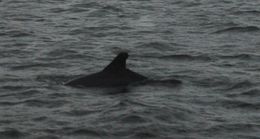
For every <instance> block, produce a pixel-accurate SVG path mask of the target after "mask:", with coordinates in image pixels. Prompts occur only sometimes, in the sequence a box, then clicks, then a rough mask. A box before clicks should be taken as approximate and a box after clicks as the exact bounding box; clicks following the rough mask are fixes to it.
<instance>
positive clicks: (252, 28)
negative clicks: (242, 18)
mask: <svg viewBox="0 0 260 139" xmlns="http://www.w3.org/2000/svg"><path fill="white" fill-rule="evenodd" d="M259 30H260V28H259V27H256V26H247V27H229V28H226V29H222V30H218V31H215V32H213V33H226V32H256V31H259Z"/></svg>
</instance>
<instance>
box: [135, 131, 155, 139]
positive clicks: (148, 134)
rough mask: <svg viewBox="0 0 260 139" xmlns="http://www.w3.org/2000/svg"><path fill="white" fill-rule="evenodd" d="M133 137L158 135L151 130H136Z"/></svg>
mask: <svg viewBox="0 0 260 139" xmlns="http://www.w3.org/2000/svg"><path fill="white" fill-rule="evenodd" d="M133 138H141V139H143V138H158V135H157V134H156V133H154V132H152V131H138V132H136V133H134V135H133Z"/></svg>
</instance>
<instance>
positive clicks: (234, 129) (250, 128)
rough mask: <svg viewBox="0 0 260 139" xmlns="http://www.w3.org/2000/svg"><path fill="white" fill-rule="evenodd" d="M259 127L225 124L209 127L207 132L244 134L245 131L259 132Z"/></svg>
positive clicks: (254, 125) (256, 125)
mask: <svg viewBox="0 0 260 139" xmlns="http://www.w3.org/2000/svg"><path fill="white" fill-rule="evenodd" d="M259 128H260V125H258V124H250V123H227V124H219V125H214V126H211V127H210V128H209V129H207V130H208V131H211V132H212V133H221V132H222V131H228V132H242V131H243V132H245V130H246V131H250V132H252V131H257V130H259Z"/></svg>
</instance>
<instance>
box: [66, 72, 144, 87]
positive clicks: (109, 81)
mask: <svg viewBox="0 0 260 139" xmlns="http://www.w3.org/2000/svg"><path fill="white" fill-rule="evenodd" d="M146 79H147V78H146V77H144V76H142V75H140V74H138V73H135V72H133V71H131V70H129V69H125V70H122V71H117V72H110V71H101V72H98V73H94V74H91V75H87V76H84V77H81V78H78V79H75V80H72V81H70V82H68V83H66V85H69V86H78V87H80V86H82V87H113V86H126V85H129V84H131V83H134V82H139V81H143V80H146Z"/></svg>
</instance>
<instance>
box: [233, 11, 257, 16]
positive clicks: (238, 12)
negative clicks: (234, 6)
mask: <svg viewBox="0 0 260 139" xmlns="http://www.w3.org/2000/svg"><path fill="white" fill-rule="evenodd" d="M234 14H238V15H240V14H253V15H260V11H258V10H246V11H236V12H234Z"/></svg>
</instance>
